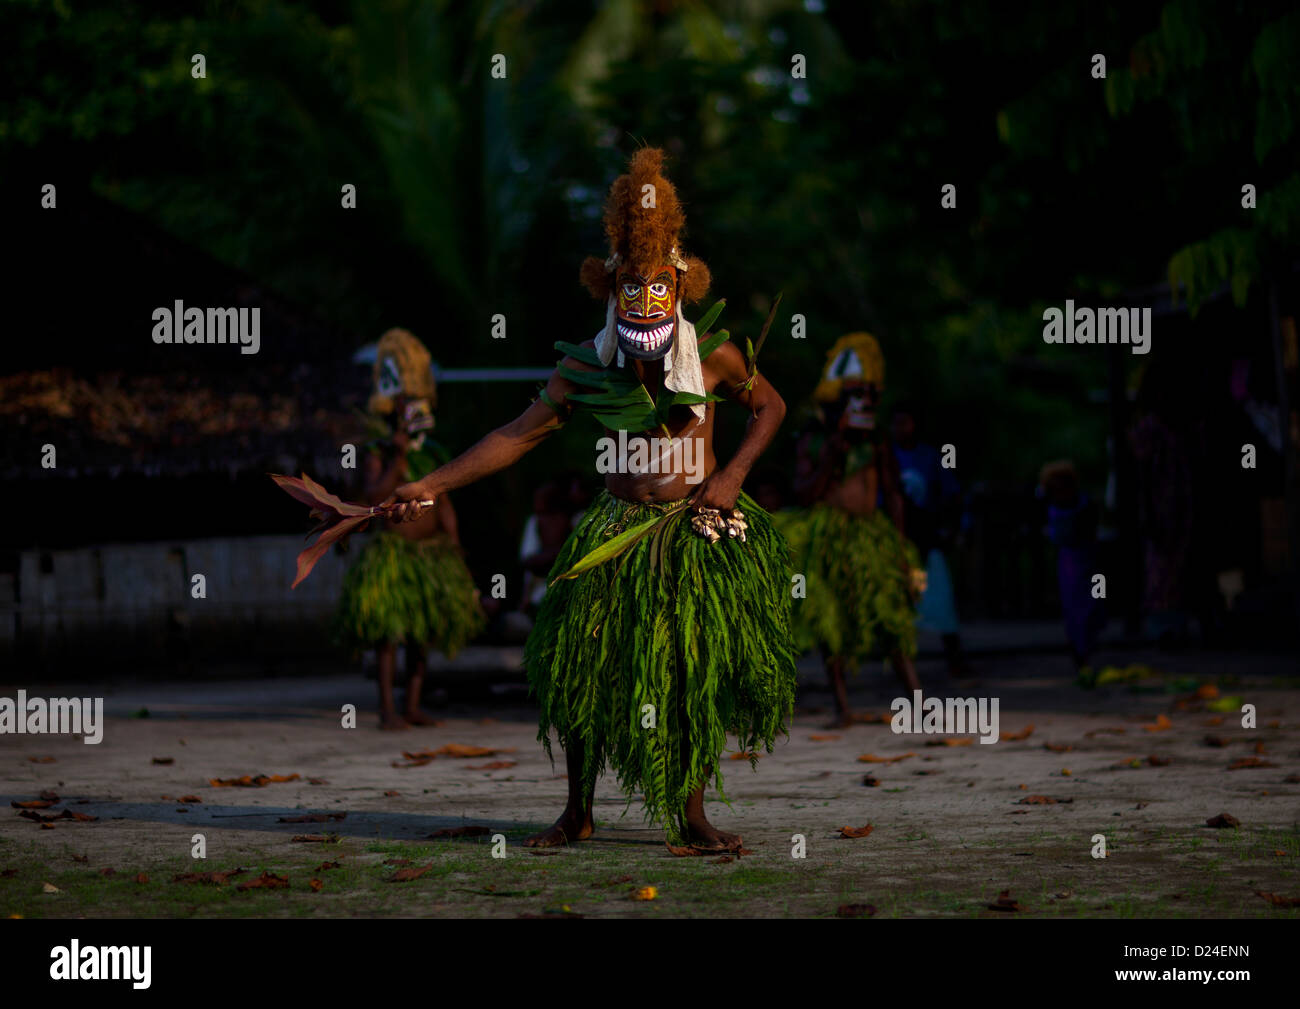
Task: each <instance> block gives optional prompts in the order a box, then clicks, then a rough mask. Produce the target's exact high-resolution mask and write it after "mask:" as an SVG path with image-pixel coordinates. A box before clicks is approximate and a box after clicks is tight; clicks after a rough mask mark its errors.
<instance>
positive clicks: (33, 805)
mask: <svg viewBox="0 0 1300 1009" xmlns="http://www.w3.org/2000/svg"><path fill="white" fill-rule="evenodd" d="M56 801H57V800H55V799H28V800H27V801H26V802H12V801H11V802H10V803H9V805H11V806H13V807H14V809H49V808H50V807H51V806H53V805H54V803H55V802H56Z"/></svg>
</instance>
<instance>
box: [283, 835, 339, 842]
mask: <svg viewBox="0 0 1300 1009" xmlns="http://www.w3.org/2000/svg"><path fill="white" fill-rule="evenodd" d="M289 840H290V841H298V842H300V843H302V844H337V843H338V840H339V836H338V834H294V835H293V837H291V838H289Z"/></svg>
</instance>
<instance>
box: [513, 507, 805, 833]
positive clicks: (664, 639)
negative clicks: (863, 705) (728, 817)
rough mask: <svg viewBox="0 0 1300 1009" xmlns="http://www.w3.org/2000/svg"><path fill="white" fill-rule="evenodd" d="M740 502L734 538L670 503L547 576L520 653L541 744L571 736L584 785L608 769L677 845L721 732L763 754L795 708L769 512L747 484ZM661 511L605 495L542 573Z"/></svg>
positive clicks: (780, 572)
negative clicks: (614, 546)
mask: <svg viewBox="0 0 1300 1009" xmlns="http://www.w3.org/2000/svg"><path fill="white" fill-rule="evenodd" d="M738 506H739V507H740V509H741V510H742V511H743V512H744V513H745V518H746V521H747V522H748V523H749V529H748V539H747V541H746V542H744V543H742V542H740V541H739V540H737V539H723V540H722V541H720V542H718V543H714V544H710V543H709V542H707V541H706V540H705V539H703V538H702V537H700V536H698V535H697V534H696V533H694V532H692V531H691V528H690V522H689V518H688V514H687V513H688V509H686V508H681V509H678V511H677V513H676V514H674V515H673V516H672V517H671V518H669V519H668V520H667V523H666V524H665V525H664V526H663V527H662V529H661V530H659V532H660V534H659V535H656V534H651V535H647V536H644V537H643V538H641V539H639V540H637V541H636V542H635V543H634V544H633V545H632V546H631V547H629V548H628V549H627V550H625V551H623V552H622V553H620V554H618V555H617V556H615V557H613V558H612V559H610V560H607V561H606V562H605V563H603V564H601V565H599V566H598V567H594V568H592V569H590V570H588V571H586V572H584V573H583V574H580V575H578V576H577V577H575V578H572V579H565V580H559V581H556V582H555V583H554V584H552V585H551V587H550V588H549V589H548V590H547V593H546V597H545V598H544V600H543V601H542V606H541V610H540V612H539V613H538V616H537V623H536V625H535V626H534V628H533V631H532V634H531V635H530V636H529V638H528V644H527V646H526V647H525V650H524V662H525V665H526V667H527V670H528V680H529V683H530V685H531V687H532V690H533V692H534V694H535V695H536V697H537V699H538V702H539V704H540V707H541V713H540V725H541V727H540V729H539V731H538V739H539V740H541V741H542V743H543V744H545V746H546V749H547V752H548V753H550V752H551V744H550V735H549V733H550V732H551V731H552V730H553V731H554V732H555V734H556V735H557V737H558V738H559V740H560V743H561V745H563V746H564V747H565V748H566V749H567V748H568V747H570V746H571V745H572V744H574V743H579V744H581V746H582V748H583V754H584V759H583V768H582V784H583V786H584V789H585V790H586V794H588V795H590V794H591V791H592V789H594V787H595V784H596V779H597V778H598V777H599V776H600V774H601V773H603V771H604V768H605V765H606V763H608V764H609V765H611V766H612V767H613V768H614V769H615V771H616V772H617V774H618V779H619V782H620V784H621V785H622V788H623V790H624V792H625V793H626V794H627V796H628V802H629V804H630V803H631V801H632V799H633V797H634V796H635V795H636V794H637V793H640V794H641V795H642V796H643V797H644V803H645V814H646V818H647V820H649V821H651V822H654V823H659V824H662V825H663V826H664V827H665V829H666V830H667V832H668V834H669V839H670V840H672V841H674V842H675V843H681V842H682V841H683V840H684V839H685V833H686V831H685V824H684V819H683V812H684V808H685V804H686V799H687V796H689V795H690V793H691V792H692V791H694V790H695V789H696V788H698V787H699V786H700V785H702V784H705V783H706V782H708V781H713V782H714V783H715V784H716V785H717V786H718V789H719V793H720V794H721V793H722V774H721V768H720V761H721V758H722V753H723V750H724V749H725V748H726V745H727V735H728V733H731V734H733V735H734V736H736V737H737V744H738V746H739V748H740V749H741V750H743V751H745V752H750V753H752V752H754V751H756V750H757V749H758V747H760V746H762V747H763V748H764V749H766V750H767V751H768V752H770V751H771V749H772V746H773V743H774V742H775V740H776V737H777V735H778V734H782V733H785V731H786V728H785V722H786V719H787V718H788V717H789V714H790V712H791V710H792V708H793V705H794V685H795V669H794V653H793V649H792V643H791V638H790V624H789V613H790V575H791V572H790V564H789V554H788V551H787V549H786V545H785V541H784V540H783V539H782V538H781V535H780V533H778V532H777V531H776V529H775V528H774V527H773V525H772V520H771V516H769V515H768V514H767V513H766V512H764V511H763V510H762V509H761V508H759V507H758V505H757V504H755V503H754V501H753V500H752V499H751V498H750V497H748V496H747V495H745V494H741V495H740V500H739V502H738ZM669 510H670V504H668V503H644V502H631V501H624V500H621V499H619V498H616V497H614V496H613V495H612V494H610V493H609V492H608V491H605V492H603V493H602V494H601V495H600V496H599V497H598V498H597V499H596V500H595V502H594V503H593V504H592V506H591V508H590V509H589V510H588V511H587V513H586V515H585V516H584V518H583V520H582V522H581V523H580V524H579V526H578V527H577V528H576V529H575V530H574V531H573V533H572V535H570V537H569V539H568V542H566V543H565V544H564V546H563V548H562V549H561V551H560V555H559V557H558V558H557V559H556V562H555V566H554V567H553V568H552V569H551V578H556V576H558V575H559V574H560V573H562V572H565V571H567V570H568V569H569V568H570V567H572V566H573V564H574V563H576V562H577V561H578V560H580V559H581V558H582V557H584V556H586V555H587V554H588V553H590V552H591V551H592V550H594V549H596V548H597V547H599V546H601V545H602V544H603V543H606V542H607V541H608V540H610V539H611V538H612V537H614V536H616V535H618V534H619V533H621V532H623V531H625V530H627V529H628V528H630V527H632V526H635V525H637V524H638V523H641V522H645V521H646V520H647V519H653V518H654V517H655V516H656V515H657V514H665V513H667V512H668V511H669ZM648 706H649V707H648ZM753 762H754V761H753V758H751V763H753ZM722 797H723V798H724V799H725V798H726V796H725V794H723V795H722Z"/></svg>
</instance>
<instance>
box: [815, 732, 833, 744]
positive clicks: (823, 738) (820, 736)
mask: <svg viewBox="0 0 1300 1009" xmlns="http://www.w3.org/2000/svg"><path fill="white" fill-rule="evenodd" d="M808 738H809V739H811V740H812V741H813V742H814V743H833V742H834V741H835V740H837V739H839V738H840V737H839V736H837V735H835V734H834V733H820V732H814V733H813V734H812V735H810V736H809V737H808Z"/></svg>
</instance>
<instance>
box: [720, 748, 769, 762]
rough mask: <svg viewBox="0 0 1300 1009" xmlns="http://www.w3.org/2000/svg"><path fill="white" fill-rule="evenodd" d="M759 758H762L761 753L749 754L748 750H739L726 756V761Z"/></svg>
mask: <svg viewBox="0 0 1300 1009" xmlns="http://www.w3.org/2000/svg"><path fill="white" fill-rule="evenodd" d="M761 756H762V754H761V753H756V752H751V751H748V750H740V751H738V752H736V753H730V754H728V755H727V759H728V760H757V759H758V758H759V757H761Z"/></svg>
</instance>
